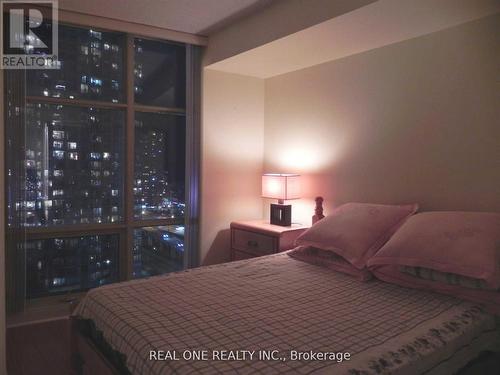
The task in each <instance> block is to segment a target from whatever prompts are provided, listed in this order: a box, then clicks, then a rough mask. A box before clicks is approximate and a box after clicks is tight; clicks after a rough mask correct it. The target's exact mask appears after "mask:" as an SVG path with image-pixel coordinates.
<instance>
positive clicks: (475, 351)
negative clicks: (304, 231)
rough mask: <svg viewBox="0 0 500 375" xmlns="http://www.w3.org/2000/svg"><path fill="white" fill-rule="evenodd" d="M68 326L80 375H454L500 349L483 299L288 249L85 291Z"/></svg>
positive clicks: (496, 330)
mask: <svg viewBox="0 0 500 375" xmlns="http://www.w3.org/2000/svg"><path fill="white" fill-rule="evenodd" d="M73 321H74V325H75V327H79V328H78V330H75V337H74V340H73V344H74V352H75V360H77V362H79V366H78V367H79V369H80V372H83V373H86V372H88V373H99V374H105V373H108V372H105V370H100V371H98V372H96V370H95V368H96V367H94V366H95V364H93V363H92V362H95V360H93V359H88V358H90V355H94V357H95V355H96V353H95V352H97V353H98V357H99V358H100V359H102V360H103V361H104V362H107V364H106V369H107V370H106V371H109V374H113V373H132V374H148V375H149V374H151V375H159V374H219V373H227V374H349V375H372V374H403V375H412V374H429V375H432V374H453V373H455V372H456V371H457V370H459V369H460V368H462V367H463V366H465V365H466V364H467V362H469V361H470V360H471V359H473V358H475V357H477V356H478V355H479V353H481V352H485V351H498V350H500V340H499V337H500V334H499V332H500V328H499V321H498V318H497V317H495V316H494V315H492V314H490V313H488V312H486V311H485V310H484V309H483V307H482V306H481V305H479V304H476V303H473V302H465V301H463V300H460V299H457V298H455V297H452V296H446V295H442V294H437V293H433V292H429V291H422V290H417V289H409V288H404V287H401V286H398V285H394V284H390V283H387V282H382V281H379V280H376V279H373V280H370V281H368V282H360V281H359V280H357V279H356V278H353V277H352V276H350V275H346V274H343V273H339V272H334V271H332V270H330V269H327V268H325V267H318V266H315V265H312V264H308V263H306V262H302V261H299V260H297V259H294V258H292V257H290V256H289V254H287V253H280V254H276V255H270V256H265V257H260V258H254V259H248V260H243V261H238V262H232V263H226V264H221V265H216V266H209V267H201V268H197V269H192V270H189V271H183V272H177V273H173V274H169V275H165V276H157V277H151V278H149V279H144V280H136V281H130V282H125V283H120V284H114V285H109V286H105V287H101V288H98V289H95V290H91V291H90V292H89V293H88V294H87V296H86V297H85V298H84V299H83V301H82V302H81V303H80V304H79V306H78V307H77V309H76V310H75V311H74V314H73ZM84 327H86V328H84ZM82 332H85V334H83V333H82ZM89 348H90V349H89ZM102 352H106V353H107V356H106V358H104V356H102V355H100V354H99V353H102ZM252 352H253V355H252V356H250V353H252ZM85 353H87V354H85ZM195 356H198V358H199V360H193V357H195ZM203 356H205V357H203ZM299 356H300V359H299ZM111 357H112V358H113V360H110V358H111ZM348 357H349V358H348ZM96 358H97V357H96ZM204 358H207V360H203V359H204ZM85 361H87V362H85ZM82 362H83V363H82ZM111 362H112V364H110V363H111ZM100 366H104V365H102V364H101V365H100ZM101 369H104V367H101ZM92 371H94V372H92Z"/></svg>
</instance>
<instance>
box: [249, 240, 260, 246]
mask: <svg viewBox="0 0 500 375" xmlns="http://www.w3.org/2000/svg"><path fill="white" fill-rule="evenodd" d="M247 245H248V246H249V247H259V243H258V242H257V241H252V240H248V242H247Z"/></svg>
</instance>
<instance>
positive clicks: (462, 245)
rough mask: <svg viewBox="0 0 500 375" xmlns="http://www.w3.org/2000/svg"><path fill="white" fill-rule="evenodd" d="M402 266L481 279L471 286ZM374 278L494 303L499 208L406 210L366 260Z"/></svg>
mask: <svg viewBox="0 0 500 375" xmlns="http://www.w3.org/2000/svg"><path fill="white" fill-rule="evenodd" d="M402 266H411V267H422V268H425V269H430V270H435V271H440V272H445V273H451V274H456V275H461V276H465V277H469V278H473V279H477V280H480V281H484V284H485V286H487V289H491V290H476V289H473V288H467V287H464V286H463V285H452V284H450V283H447V282H443V281H435V280H425V279H422V278H417V277H414V276H413V275H409V274H408V273H402V272H401V269H402ZM368 267H369V268H370V270H371V271H372V272H373V273H374V274H375V276H377V277H378V278H380V279H382V280H385V281H389V282H396V283H398V284H401V285H404V286H409V287H416V288H426V289H431V290H435V291H437V292H442V293H446V294H453V295H456V296H458V297H462V298H464V299H470V300H472V301H476V302H485V303H488V304H491V303H492V302H493V303H494V304H497V305H498V307H499V309H500V293H499V292H497V291H494V290H497V289H499V288H500V214H497V213H488V212H425V213H420V214H417V215H414V216H412V217H411V218H409V219H408V221H407V222H406V223H404V225H403V226H402V227H401V228H400V229H399V230H398V231H397V232H396V234H394V236H392V238H391V239H390V240H389V241H388V242H387V243H386V244H385V245H384V246H383V247H382V249H380V251H379V252H377V254H376V255H375V256H374V257H373V258H371V259H370V260H369V261H368Z"/></svg>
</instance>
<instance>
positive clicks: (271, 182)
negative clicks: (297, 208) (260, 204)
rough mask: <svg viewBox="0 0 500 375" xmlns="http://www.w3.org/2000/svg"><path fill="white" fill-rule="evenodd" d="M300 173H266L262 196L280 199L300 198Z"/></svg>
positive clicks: (263, 180) (263, 179) (263, 178)
mask: <svg viewBox="0 0 500 375" xmlns="http://www.w3.org/2000/svg"><path fill="white" fill-rule="evenodd" d="M300 194H301V191H300V175H298V174H276V173H266V174H264V175H263V176H262V197H263V198H273V199H279V200H289V199H298V198H300Z"/></svg>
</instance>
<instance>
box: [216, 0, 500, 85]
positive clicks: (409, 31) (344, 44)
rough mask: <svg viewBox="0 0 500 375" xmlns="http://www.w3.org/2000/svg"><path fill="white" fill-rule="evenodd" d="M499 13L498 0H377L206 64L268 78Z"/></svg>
mask: <svg viewBox="0 0 500 375" xmlns="http://www.w3.org/2000/svg"><path fill="white" fill-rule="evenodd" d="M498 12H500V1H498V0H378V1H376V2H374V3H371V4H369V5H366V6H364V7H361V8H358V9H356V10H354V11H352V12H349V13H345V14H343V15H341V16H338V17H335V18H332V19H330V20H328V21H325V22H322V23H319V24H317V25H314V26H312V27H309V28H307V29H304V30H301V31H299V32H297V33H294V34H291V35H288V36H286V37H283V38H281V39H277V40H275V41H273V42H270V43H267V44H264V45H262V46H259V47H257V48H254V49H251V50H248V51H246V52H243V53H240V54H238V55H236V56H233V57H230V58H227V59H225V60H221V61H219V62H216V63H214V64H211V65H209V66H208V67H207V68H209V69H214V70H219V71H224V72H229V73H236V74H243V75H249V76H253V77H259V78H269V77H273V76H276V75H279V74H284V73H288V72H292V71H295V70H298V69H303V68H307V67H310V66H313V65H317V64H321V63H324V62H327V61H331V60H335V59H339V58H342V57H345V56H349V55H353V54H356V53H360V52H364V51H368V50H371V49H374V48H379V47H383V46H385V45H389V44H392V43H397V42H400V41H403V40H407V39H410V38H415V37H418V36H421V35H425V34H429V33H432V32H435V31H439V30H443V29H445V28H449V27H452V26H456V25H459V24H461V23H464V22H468V21H472V20H474V19H478V18H481V17H485V16H488V15H490V14H494V13H498Z"/></svg>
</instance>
